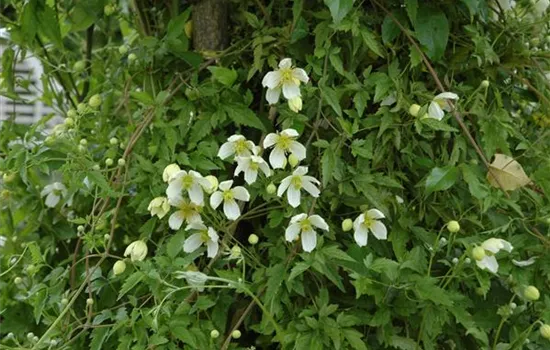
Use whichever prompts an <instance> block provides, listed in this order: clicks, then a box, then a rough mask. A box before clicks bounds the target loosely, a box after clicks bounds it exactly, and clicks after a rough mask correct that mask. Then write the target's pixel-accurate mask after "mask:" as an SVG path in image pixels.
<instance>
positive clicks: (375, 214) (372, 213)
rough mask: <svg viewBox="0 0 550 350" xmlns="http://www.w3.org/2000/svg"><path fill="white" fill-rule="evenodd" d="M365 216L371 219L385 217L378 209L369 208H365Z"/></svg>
mask: <svg viewBox="0 0 550 350" xmlns="http://www.w3.org/2000/svg"><path fill="white" fill-rule="evenodd" d="M367 217H369V218H371V219H384V218H385V216H384V213H382V212H381V211H380V210H378V209H369V210H367Z"/></svg>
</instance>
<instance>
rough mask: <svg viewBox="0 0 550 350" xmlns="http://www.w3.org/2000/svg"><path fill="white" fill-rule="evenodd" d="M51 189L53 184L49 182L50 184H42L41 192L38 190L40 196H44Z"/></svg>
mask: <svg viewBox="0 0 550 350" xmlns="http://www.w3.org/2000/svg"><path fill="white" fill-rule="evenodd" d="M52 191H53V184H50V185H46V186H44V188H43V189H42V192H40V196H41V197H44V196H45V195H47V194H49V193H50V192H52Z"/></svg>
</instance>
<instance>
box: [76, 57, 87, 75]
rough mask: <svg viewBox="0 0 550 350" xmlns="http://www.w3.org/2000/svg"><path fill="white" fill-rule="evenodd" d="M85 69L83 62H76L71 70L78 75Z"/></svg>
mask: <svg viewBox="0 0 550 350" xmlns="http://www.w3.org/2000/svg"><path fill="white" fill-rule="evenodd" d="M84 68H86V63H85V62H84V61H82V60H81V61H76V62H75V64H74V65H73V69H74V71H75V72H77V73H79V72H82V71H83V70H84Z"/></svg>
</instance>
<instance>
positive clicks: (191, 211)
mask: <svg viewBox="0 0 550 350" xmlns="http://www.w3.org/2000/svg"><path fill="white" fill-rule="evenodd" d="M180 210H181V212H182V214H183V217H184V218H190V217H192V216H193V215H195V206H194V205H193V204H190V203H184V204H182V205H181V206H180Z"/></svg>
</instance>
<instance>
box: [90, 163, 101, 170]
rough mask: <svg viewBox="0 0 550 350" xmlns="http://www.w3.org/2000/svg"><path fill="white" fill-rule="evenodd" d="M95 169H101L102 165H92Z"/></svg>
mask: <svg viewBox="0 0 550 350" xmlns="http://www.w3.org/2000/svg"><path fill="white" fill-rule="evenodd" d="M92 169H93V170H99V169H101V167H100V166H99V164H94V166H93V167H92Z"/></svg>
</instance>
